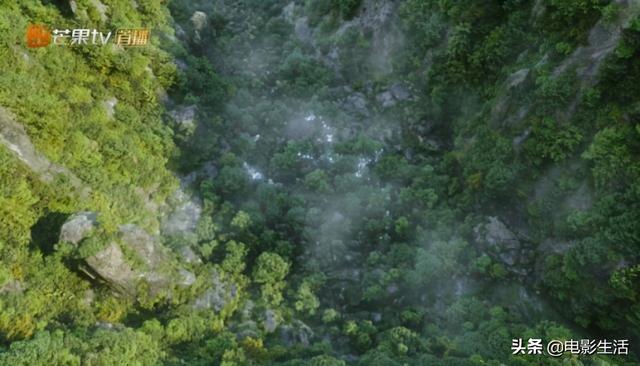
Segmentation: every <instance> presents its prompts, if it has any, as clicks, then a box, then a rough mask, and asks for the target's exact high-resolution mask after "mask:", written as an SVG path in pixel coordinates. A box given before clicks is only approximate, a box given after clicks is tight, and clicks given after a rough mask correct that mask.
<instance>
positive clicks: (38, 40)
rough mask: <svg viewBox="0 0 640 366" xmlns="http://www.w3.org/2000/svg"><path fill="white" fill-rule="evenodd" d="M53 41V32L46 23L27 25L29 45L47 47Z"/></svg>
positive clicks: (31, 46)
mask: <svg viewBox="0 0 640 366" xmlns="http://www.w3.org/2000/svg"><path fill="white" fill-rule="evenodd" d="M50 43H51V32H49V29H47V27H45V26H44V25H39V24H29V26H28V27H27V47H29V48H38V47H46V46H48V45H49V44H50Z"/></svg>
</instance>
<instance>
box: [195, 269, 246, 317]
mask: <svg viewBox="0 0 640 366" xmlns="http://www.w3.org/2000/svg"><path fill="white" fill-rule="evenodd" d="M237 299H238V286H237V285H236V284H235V283H232V282H229V281H227V280H225V279H223V278H221V277H220V275H219V274H218V271H216V270H212V271H211V286H210V287H209V289H208V290H206V291H205V292H204V293H203V294H202V295H200V296H199V297H198V298H197V299H196V300H195V301H194V303H193V307H194V308H195V309H212V310H215V311H217V312H219V311H221V310H222V309H224V307H225V306H226V305H227V304H229V303H231V302H233V301H236V300H237Z"/></svg>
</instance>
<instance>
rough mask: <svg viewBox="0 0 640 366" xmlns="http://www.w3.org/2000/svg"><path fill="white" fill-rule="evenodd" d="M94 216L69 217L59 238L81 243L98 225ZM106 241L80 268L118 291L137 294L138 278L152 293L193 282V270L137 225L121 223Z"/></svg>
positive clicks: (154, 294)
mask: <svg viewBox="0 0 640 366" xmlns="http://www.w3.org/2000/svg"><path fill="white" fill-rule="evenodd" d="M96 218H97V215H96V214H95V213H93V212H80V213H77V214H75V215H73V216H71V217H70V218H69V219H68V220H67V221H66V222H65V223H64V224H63V225H62V228H61V230H60V240H61V241H66V242H69V243H72V244H74V245H77V246H78V245H80V246H81V245H83V240H84V239H86V238H88V237H89V236H91V235H92V232H93V230H94V229H96V228H98V225H99V224H98V222H97V219H96ZM107 240H108V242H107V245H106V247H104V248H103V249H102V250H100V251H98V252H97V253H95V254H94V255H91V256H89V257H87V258H85V262H86V266H81V269H82V270H83V271H85V272H86V273H87V274H88V275H89V276H92V277H94V278H99V279H101V280H103V281H104V282H106V283H107V284H109V285H110V286H111V287H113V288H114V289H116V290H117V291H119V292H122V293H124V294H127V295H131V296H136V295H137V290H138V284H139V283H140V281H141V280H142V281H144V282H146V284H147V285H148V287H147V288H148V290H149V293H148V294H149V295H151V296H156V295H157V294H159V293H161V292H163V293H166V294H170V291H171V289H172V287H173V286H174V285H180V286H191V285H192V284H193V283H194V282H195V275H194V274H193V273H191V272H189V271H187V270H184V269H179V268H176V267H177V266H176V265H175V263H174V262H172V260H171V258H170V256H169V255H168V253H167V251H166V249H165V248H164V247H163V246H162V245H161V244H160V241H159V238H158V237H157V236H154V235H150V234H149V233H147V232H146V231H145V230H143V229H142V228H140V227H138V226H136V225H133V224H127V225H121V226H120V227H119V230H118V233H117V234H116V235H115V236H113V237H110V238H108V239H107ZM125 253H126V254H125Z"/></svg>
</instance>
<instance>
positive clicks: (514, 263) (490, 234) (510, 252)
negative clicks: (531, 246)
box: [474, 216, 532, 275]
mask: <svg viewBox="0 0 640 366" xmlns="http://www.w3.org/2000/svg"><path fill="white" fill-rule="evenodd" d="M474 232H475V241H476V243H477V244H479V245H480V246H481V247H482V248H483V251H485V252H486V253H487V254H488V255H489V256H491V257H492V258H493V259H494V260H496V261H498V262H500V263H501V264H503V265H504V266H505V268H506V269H507V270H509V271H510V272H512V273H515V274H519V275H526V274H527V273H528V271H529V268H530V266H529V265H527V263H529V262H530V261H531V259H532V258H530V255H529V254H530V250H528V248H526V243H524V242H523V241H522V240H521V239H520V238H518V236H516V234H515V233H514V232H513V231H511V229H509V228H508V227H507V225H505V224H504V222H502V221H501V220H500V219H499V218H497V217H495V216H490V217H488V218H487V221H486V222H485V223H484V224H480V225H478V226H476V227H475V229H474Z"/></svg>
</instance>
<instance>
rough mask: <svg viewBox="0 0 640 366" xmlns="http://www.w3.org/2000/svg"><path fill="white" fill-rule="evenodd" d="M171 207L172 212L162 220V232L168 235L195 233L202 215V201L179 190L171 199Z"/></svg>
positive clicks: (183, 190)
mask: <svg viewBox="0 0 640 366" xmlns="http://www.w3.org/2000/svg"><path fill="white" fill-rule="evenodd" d="M170 205H171V210H170V212H169V213H168V214H167V216H166V217H165V218H164V219H163V220H162V232H163V233H164V234H166V235H177V234H184V233H190V232H194V231H195V229H196V226H197V225H198V220H200V215H201V214H202V206H201V203H200V201H199V200H198V199H197V198H196V197H192V196H191V195H190V194H188V193H187V192H185V189H184V188H179V189H178V190H176V192H175V193H174V195H173V197H171V200H170Z"/></svg>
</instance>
